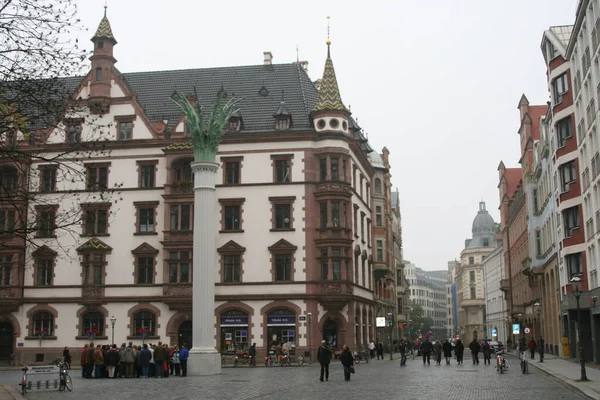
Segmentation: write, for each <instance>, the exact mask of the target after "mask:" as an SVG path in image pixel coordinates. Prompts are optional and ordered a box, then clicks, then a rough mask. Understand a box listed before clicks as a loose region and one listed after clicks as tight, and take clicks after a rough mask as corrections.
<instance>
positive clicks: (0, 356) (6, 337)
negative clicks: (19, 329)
mask: <svg viewBox="0 0 600 400" xmlns="http://www.w3.org/2000/svg"><path fill="white" fill-rule="evenodd" d="M13 346H14V335H13V326H12V324H11V323H10V322H0V360H9V359H10V355H11V354H13V350H14V347H13Z"/></svg>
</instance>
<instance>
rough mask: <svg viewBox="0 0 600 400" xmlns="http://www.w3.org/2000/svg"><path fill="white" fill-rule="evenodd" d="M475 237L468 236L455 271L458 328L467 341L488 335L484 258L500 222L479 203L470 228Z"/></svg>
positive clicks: (462, 337)
mask: <svg viewBox="0 0 600 400" xmlns="http://www.w3.org/2000/svg"><path fill="white" fill-rule="evenodd" d="M471 233H472V235H473V237H472V238H470V239H467V240H465V248H464V250H463V251H462V252H461V256H460V265H459V266H458V268H457V272H456V278H455V280H456V296H457V303H458V330H459V334H460V337H461V339H462V340H463V341H466V342H467V343H468V342H470V341H471V340H473V339H474V338H476V339H483V338H485V337H487V336H488V334H487V332H486V328H485V292H484V277H483V261H484V260H485V259H486V257H487V256H488V255H489V254H490V253H491V252H492V251H494V249H495V248H496V246H497V241H496V235H497V234H498V224H497V223H496V222H495V221H494V218H492V216H491V215H490V214H489V213H488V211H487V209H486V208H485V202H483V201H481V202H480V203H479V210H478V211H477V215H476V216H475V219H473V226H472V229H471Z"/></svg>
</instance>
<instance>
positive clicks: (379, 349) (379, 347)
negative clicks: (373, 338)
mask: <svg viewBox="0 0 600 400" xmlns="http://www.w3.org/2000/svg"><path fill="white" fill-rule="evenodd" d="M379 357H381V359H382V360H383V343H382V342H377V359H378V360H379Z"/></svg>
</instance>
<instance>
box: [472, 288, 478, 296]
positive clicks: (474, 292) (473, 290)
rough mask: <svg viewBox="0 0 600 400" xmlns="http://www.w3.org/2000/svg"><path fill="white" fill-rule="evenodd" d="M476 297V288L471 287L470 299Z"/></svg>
mask: <svg viewBox="0 0 600 400" xmlns="http://www.w3.org/2000/svg"><path fill="white" fill-rule="evenodd" d="M476 298H477V292H476V289H475V288H474V287H472V288H471V299H476Z"/></svg>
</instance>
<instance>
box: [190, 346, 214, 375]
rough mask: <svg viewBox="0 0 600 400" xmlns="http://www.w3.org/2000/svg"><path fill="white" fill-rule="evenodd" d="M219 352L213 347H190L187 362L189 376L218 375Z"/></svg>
mask: <svg viewBox="0 0 600 400" xmlns="http://www.w3.org/2000/svg"><path fill="white" fill-rule="evenodd" d="M220 373H221V354H220V353H218V352H217V351H216V350H215V349H212V350H210V349H208V350H206V349H191V350H190V355H189V358H188V364H187V374H188V375H189V376H207V375H219V374H220Z"/></svg>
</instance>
